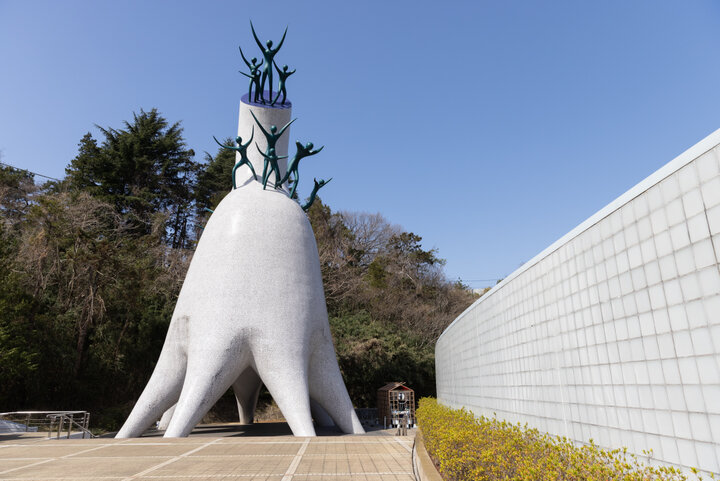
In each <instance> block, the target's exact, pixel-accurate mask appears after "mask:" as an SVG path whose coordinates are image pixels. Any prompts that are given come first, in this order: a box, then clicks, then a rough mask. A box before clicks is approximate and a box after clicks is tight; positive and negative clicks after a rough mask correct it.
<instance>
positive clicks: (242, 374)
mask: <svg viewBox="0 0 720 481" xmlns="http://www.w3.org/2000/svg"><path fill="white" fill-rule="evenodd" d="M261 381H262V382H263V383H264V384H265V386H267V388H268V390H269V391H270V394H271V395H272V396H273V398H274V399H275V401H276V402H277V404H278V407H279V408H280V410H281V411H282V413H283V415H284V416H285V419H286V420H287V422H288V424H289V425H290V428H291V429H292V431H293V433H294V434H295V435H296V436H314V435H315V429H314V427H313V422H312V419H313V418H312V415H311V406H312V408H313V410H314V411H315V412H316V419H317V420H318V421H319V424H323V425H324V424H327V423H329V422H330V419H331V420H332V421H333V422H334V423H335V424H336V425H337V426H338V427H339V428H340V429H341V430H342V431H344V432H346V433H362V432H364V431H363V428H362V426H361V425H360V422H359V420H358V418H357V416H356V415H355V411H354V409H353V406H352V403H351V402H350V398H349V396H348V394H347V390H346V388H345V384H344V383H343V380H342V377H341V375H340V369H339V368H338V365H337V360H336V358H335V350H334V347H333V343H332V338H331V336H330V328H329V324H328V318H327V311H326V307H325V295H324V292H323V285H322V276H321V273H320V262H319V259H318V253H317V246H316V244H315V237H314V235H313V232H312V229H311V227H310V222H309V221H308V218H307V216H306V215H305V213H304V212H303V211H302V209H301V208H300V206H299V205H298V204H297V203H296V202H295V201H293V200H291V199H290V198H288V196H287V195H286V194H285V193H284V192H282V191H280V190H278V191H275V190H273V189H267V190H263V188H262V185H261V184H260V182H257V181H254V180H250V179H248V180H247V181H245V182H244V184H242V185H239V186H238V188H237V189H236V190H233V191H232V192H230V193H229V194H228V195H227V196H226V197H225V198H224V199H223V201H222V202H221V203H220V205H218V207H217V208H216V209H215V212H214V214H213V215H212V216H211V217H210V220H209V222H208V223H207V225H206V227H205V230H204V232H203V234H202V237H201V239H200V241H199V243H198V246H197V249H196V252H195V255H194V257H193V260H192V262H191V264H190V268H189V270H188V273H187V277H186V278H185V283H184V284H183V287H182V289H181V291H180V296H179V298H178V301H177V305H176V307H175V312H174V313H173V317H172V320H171V322H170V327H169V329H168V335H167V338H166V340H165V345H164V346H163V350H162V352H161V354H160V359H159V360H158V364H157V366H156V368H155V371H154V372H153V374H152V377H151V378H150V381H149V382H148V384H147V386H146V387H145V390H144V391H143V393H142V395H141V396H140V399H139V400H138V402H137V404H136V405H135V408H134V409H133V411H132V413H131V414H130V416H129V417H128V419H127V421H126V422H125V424H124V426H123V427H122V429H121V430H120V432H118V434H117V437H119V438H127V437H136V436H140V435H141V434H142V433H143V432H144V431H145V430H146V429H147V428H148V427H149V426H150V425H151V424H152V423H153V422H155V421H156V420H157V419H158V418H159V417H160V416H161V415H162V414H163V413H164V412H165V411H167V410H169V409H170V408H171V407H172V406H173V405H175V404H176V403H177V405H176V406H175V408H174V410H173V411H170V412H168V413H167V414H166V415H165V416H164V417H163V422H164V423H166V424H167V430H166V432H165V437H182V436H187V435H188V434H189V433H190V431H191V430H192V429H193V427H195V425H196V424H197V423H198V422H199V421H200V419H202V417H203V416H204V415H205V413H206V412H207V411H208V410H209V409H210V408H211V407H212V406H213V405H214V404H215V402H217V400H218V399H219V398H220V396H221V395H222V394H223V393H225V391H227V390H228V389H229V388H230V387H231V386H232V387H234V390H235V393H236V396H237V399H238V407H239V411H240V415H241V421H243V422H251V421H252V414H253V411H254V409H255V402H256V400H257V392H258V390H259V388H260V382H261ZM323 411H324V413H323ZM328 416H329V419H328ZM243 417H244V419H243Z"/></svg>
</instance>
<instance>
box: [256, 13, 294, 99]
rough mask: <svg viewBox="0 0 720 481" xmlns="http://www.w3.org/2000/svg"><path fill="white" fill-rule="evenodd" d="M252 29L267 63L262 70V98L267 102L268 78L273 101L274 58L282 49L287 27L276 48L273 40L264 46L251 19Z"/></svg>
mask: <svg viewBox="0 0 720 481" xmlns="http://www.w3.org/2000/svg"><path fill="white" fill-rule="evenodd" d="M250 29H251V30H252V34H253V37H255V42H256V43H257V44H258V47H260V50H261V51H262V54H263V58H264V59H265V65H264V66H263V71H262V78H261V80H260V99H261V100H262V102H263V103H265V81H266V80H268V81H269V82H268V89H269V90H270V98H269V99H268V101H272V85H273V83H272V78H273V59H274V58H275V55H276V54H277V53H278V50H280V47H282V44H283V42H284V41H285V35H287V30H288V29H287V27H285V33H283V36H282V38H281V39H280V43H278V46H277V47H275V48H272V46H273V41H272V40H268V41H267V42H266V43H265V45H266V46H267V48H266V47H263V44H262V42H261V41H260V39H259V38H258V36H257V33H255V27H254V26H253V24H252V21H250Z"/></svg>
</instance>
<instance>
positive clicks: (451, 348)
mask: <svg viewBox="0 0 720 481" xmlns="http://www.w3.org/2000/svg"><path fill="white" fill-rule="evenodd" d="M719 133H720V131H718V132H716V133H715V134H713V135H712V136H710V137H709V138H708V139H711V140H713V143H712V145H711V146H710V147H712V146H714V147H713V148H710V150H707V149H706V150H705V151H704V152H703V153H701V154H700V155H699V156H697V154H695V155H694V158H692V159H690V160H689V161H688V159H682V157H683V156H681V157H679V158H678V159H675V161H673V162H671V163H670V164H668V166H666V167H665V168H664V169H667V170H669V171H670V173H669V174H668V175H667V176H664V178H662V179H661V180H660V179H658V180H659V181H657V182H655V181H653V182H654V183H652V185H647V184H648V182H646V181H647V180H652V179H653V177H654V176H651V177H650V178H649V179H646V181H644V182H642V183H640V184H639V185H638V186H637V187H636V188H634V189H631V190H630V191H629V192H628V194H629V195H627V196H623V197H621V198H620V199H618V201H621V205H618V201H616V202H615V203H613V204H611V205H610V206H608V207H607V208H606V209H603V210H602V211H600V212H599V213H598V214H597V215H596V216H594V217H593V218H591V219H590V220H589V222H588V223H585V224H583V225H581V226H579V228H578V229H576V230H575V231H573V232H571V233H570V234H568V236H566V237H565V238H563V239H561V240H560V241H558V243H556V244H554V245H553V246H551V247H550V248H549V249H548V250H546V251H545V252H543V253H542V254H540V255H539V256H538V257H536V258H535V259H533V260H532V261H530V262H529V263H528V264H526V265H525V266H523V267H522V268H520V269H519V271H518V272H516V273H514V274H513V275H511V276H510V277H509V278H508V279H506V280H505V281H504V282H503V283H501V284H499V285H498V286H496V287H495V288H494V289H493V290H491V291H490V292H489V293H488V294H486V295H485V296H483V297H482V298H481V299H480V300H478V301H477V302H476V303H475V304H473V306H471V307H470V308H469V309H468V310H466V311H465V312H464V313H463V314H462V315H461V316H460V317H458V319H456V321H455V322H454V323H453V324H452V325H451V326H450V327H449V328H448V329H447V330H446V331H445V332H444V333H443V335H442V336H441V338H440V339H439V341H438V343H437V346H436V364H437V390H438V398H439V400H440V401H441V402H443V403H445V404H447V405H450V406H455V407H460V406H465V407H467V408H469V409H471V410H472V411H473V412H475V413H476V414H477V415H485V416H492V415H493V413H494V414H496V415H497V417H498V418H501V419H506V420H508V421H512V422H521V423H525V422H527V423H528V424H529V425H531V426H533V427H536V428H538V429H540V430H542V431H546V432H549V433H553V434H558V435H563V436H567V437H569V438H571V439H574V440H577V441H580V442H587V441H588V440H589V439H591V438H592V439H593V440H594V441H595V443H597V444H599V445H601V446H605V447H612V448H615V447H621V446H627V447H628V450H629V451H631V452H634V453H636V454H641V453H642V451H643V450H646V449H652V450H653V456H652V459H651V462H662V463H671V464H675V465H679V466H683V467H685V468H688V467H692V466H696V467H699V468H702V469H703V470H708V471H714V472H720V266H719V262H718V261H719V259H720V146H718V143H720V136H719V135H717V134H719ZM714 137H717V139H715V138H714ZM708 139H706V140H705V141H703V142H707V141H708ZM698 145H700V144H698ZM686 154H687V153H686ZM686 157H687V156H686ZM675 164H680V165H679V166H678V167H675ZM673 167H675V168H674V169H673ZM661 171H663V169H661ZM659 172H660V171H659ZM625 199H627V200H626V201H625ZM606 211H607V212H606ZM596 218H597V220H596ZM590 221H591V222H590ZM586 224H587V225H586Z"/></svg>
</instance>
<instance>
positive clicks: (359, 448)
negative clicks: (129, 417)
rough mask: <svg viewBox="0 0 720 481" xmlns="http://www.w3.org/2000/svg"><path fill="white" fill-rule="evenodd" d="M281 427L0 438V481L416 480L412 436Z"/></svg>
mask: <svg viewBox="0 0 720 481" xmlns="http://www.w3.org/2000/svg"><path fill="white" fill-rule="evenodd" d="M286 429H287V427H286V426H285V427H283V425H282V424H274V425H273V424H267V425H266V426H263V424H259V425H251V426H239V425H225V426H206V427H201V428H199V429H197V430H196V431H195V432H194V434H193V435H191V436H190V437H188V438H173V439H166V438H162V437H158V436H153V435H150V436H148V437H142V438H134V439H117V440H116V439H114V438H95V439H84V440H83V439H78V440H74V439H71V440H48V439H47V438H46V437H45V436H44V435H42V434H36V433H28V434H25V433H23V434H11V435H0V481H11V480H12V481H16V480H23V481H27V480H37V481H50V480H52V481H59V480H89V479H102V480H112V481H130V480H153V479H154V480H168V481H172V480H213V481H217V480H243V481H251V480H264V481H334V480H342V481H350V480H360V481H386V480H388V481H389V480H393V481H413V480H414V477H413V469H412V457H411V450H412V444H413V436H412V434H414V431H413V430H410V431H409V432H408V434H411V435H410V436H398V437H396V436H393V435H392V434H393V433H394V431H390V430H388V431H376V432H372V433H369V434H365V435H338V434H333V435H327V436H318V437H315V438H298V437H293V436H291V435H288V434H286V433H285V432H284V431H285V430H286Z"/></svg>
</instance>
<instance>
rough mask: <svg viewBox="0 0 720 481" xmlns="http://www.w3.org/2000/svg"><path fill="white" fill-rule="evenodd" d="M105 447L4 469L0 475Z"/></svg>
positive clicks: (100, 447)
mask: <svg viewBox="0 0 720 481" xmlns="http://www.w3.org/2000/svg"><path fill="white" fill-rule="evenodd" d="M105 446H109V445H108V444H101V445H100V446H97V447H94V448H90V449H85V450H83V451H80V452H77V453H71V454H66V455H65V456H57V457H53V458H49V459H45V460H43V461H38V462H36V463H31V464H26V465H25V466H18V467H17V468H12V469H6V470H5V471H0V474H6V473H11V472H13V471H17V470H19V469H25V468H31V467H33V466H38V465H40V464H45V463H49V462H50V461H57V460H58V459H65V458H71V457H73V456H77V455H78V454H82V453H87V452H90V451H95V450H97V449H102V448H104V447H105Z"/></svg>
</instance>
